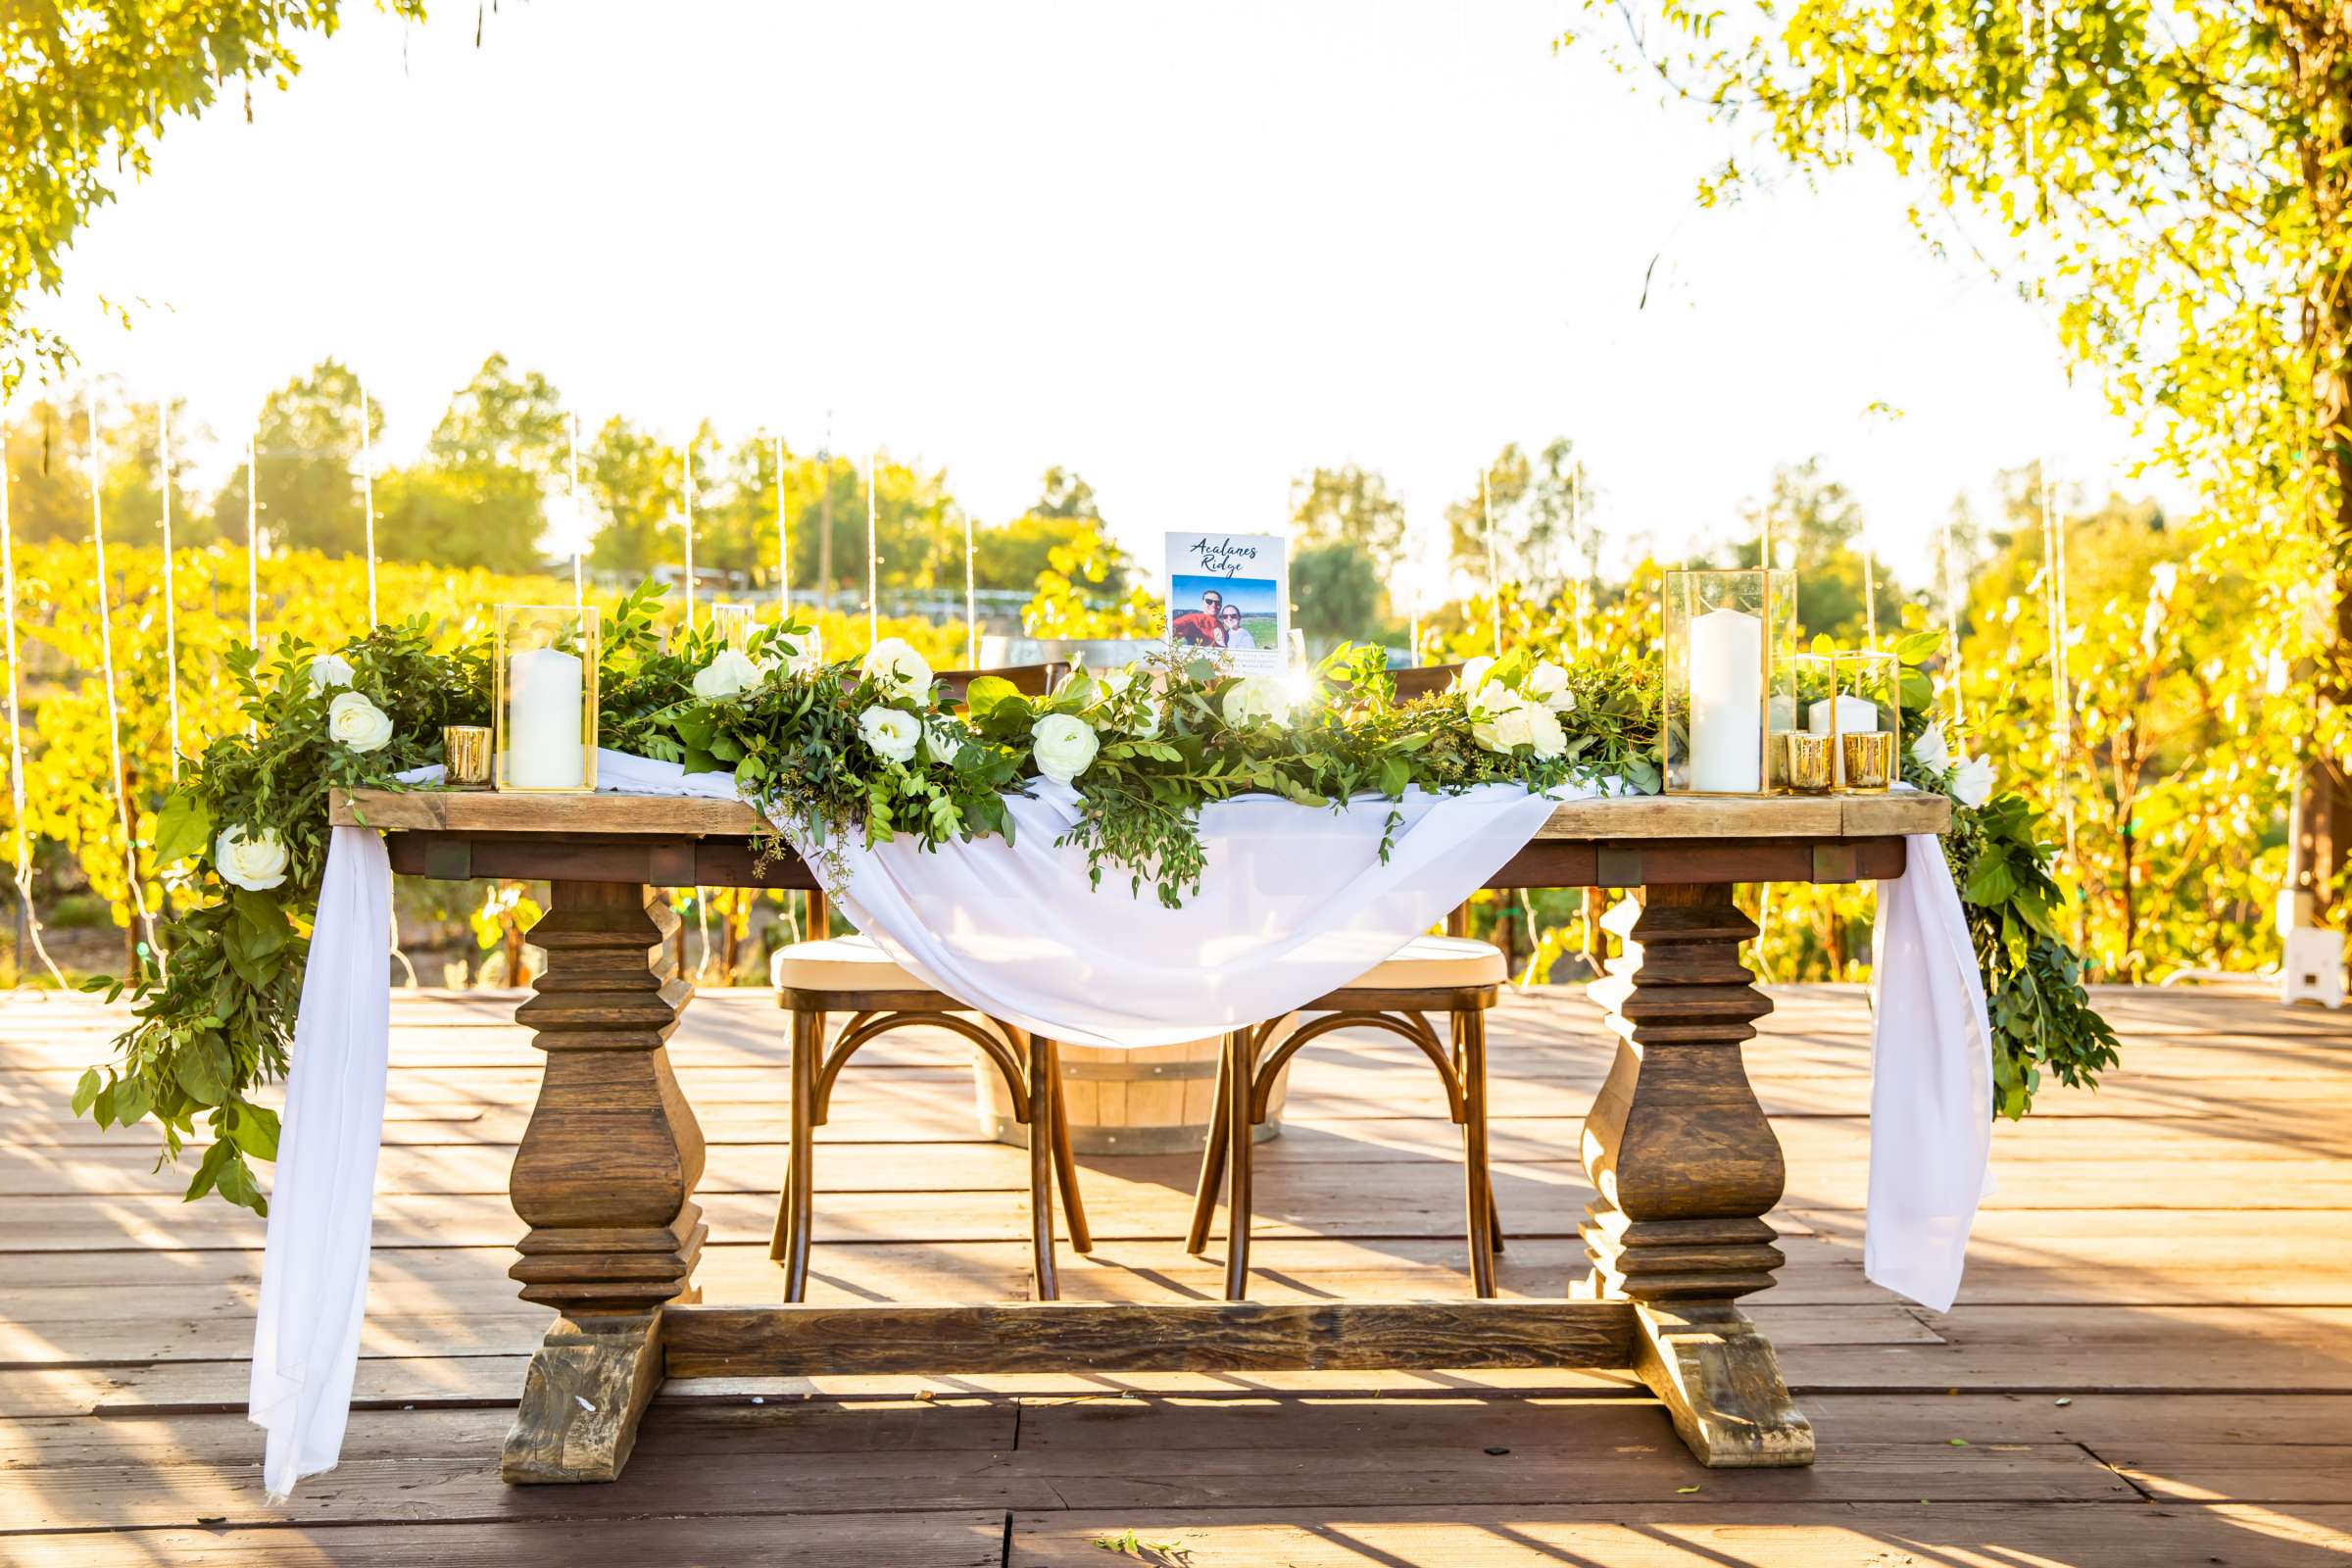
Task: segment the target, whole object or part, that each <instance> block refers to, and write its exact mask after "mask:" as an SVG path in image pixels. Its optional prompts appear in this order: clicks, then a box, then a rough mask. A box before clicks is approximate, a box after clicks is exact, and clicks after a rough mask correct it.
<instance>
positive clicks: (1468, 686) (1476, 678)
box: [1453, 654, 1495, 692]
mask: <svg viewBox="0 0 2352 1568" xmlns="http://www.w3.org/2000/svg"><path fill="white" fill-rule="evenodd" d="M1494 667H1495V661H1493V660H1492V659H1489V658H1488V657H1487V656H1486V655H1484V654H1481V655H1479V656H1478V657H1477V658H1476V659H1473V660H1472V661H1470V662H1468V663H1467V664H1464V665H1463V666H1462V672H1461V673H1460V674H1458V675H1456V676H1454V677H1453V683H1454V685H1456V686H1458V687H1460V688H1461V689H1462V690H1463V691H1466V692H1474V691H1476V690H1478V688H1479V686H1480V685H1481V684H1482V683H1484V682H1485V680H1486V678H1487V671H1488V670H1490V669H1493V668H1494Z"/></svg>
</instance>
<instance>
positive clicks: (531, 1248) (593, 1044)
mask: <svg viewBox="0 0 2352 1568" xmlns="http://www.w3.org/2000/svg"><path fill="white" fill-rule="evenodd" d="M551 892H552V894H553V898H552V899H551V901H550V902H551V904H552V906H553V907H552V908H551V909H550V911H549V912H548V914H547V915H546V916H545V918H543V919H541V920H540V922H539V923H538V924H537V925H536V926H534V927H532V929H531V940H532V941H533V942H534V943H536V944H538V945H539V946H540V947H542V948H544V949H546V950H547V960H548V970H547V973H545V974H543V975H541V976H540V977H539V980H538V984H537V987H536V990H537V995H535V996H533V997H532V998H531V999H530V1000H529V1001H527V1002H525V1003H524V1004H523V1005H521V1006H520V1007H519V1008H517V1009H516V1011H515V1017H516V1018H517V1019H518V1020H520V1021H521V1022H523V1023H527V1024H529V1025H530V1026H531V1028H532V1030H533V1031H534V1032H535V1036H536V1038H535V1041H534V1043H535V1044H536V1045H537V1046H538V1047H539V1049H540V1050H542V1051H544V1052H546V1053H547V1067H546V1073H545V1076H544V1077H543V1078H542V1079H541V1081H540V1085H539V1103H538V1104H537V1105H536V1106H535V1107H533V1109H532V1111H531V1122H530V1126H529V1127H528V1128H527V1129H526V1130H525V1131H524V1133H523V1135H522V1147H521V1148H520V1149H519V1150H517V1151H516V1152H515V1170H514V1175H513V1177H512V1179H511V1190H512V1193H513V1197H514V1201H515V1213H517V1214H519V1215H521V1216H522V1218H523V1219H525V1220H526V1221H528V1222H529V1224H530V1227H531V1229H530V1234H529V1235H527V1236H525V1237H524V1238H523V1239H522V1245H521V1249H520V1250H521V1252H522V1258H521V1261H519V1262H517V1263H516V1264H515V1268H514V1270H513V1274H514V1277H515V1279H517V1280H520V1281H521V1282H522V1299H524V1300H526V1301H540V1302H544V1303H546V1304H548V1305H550V1306H554V1307H556V1308H557V1309H558V1310H559V1311H561V1312H562V1313H563V1314H564V1315H563V1316H562V1317H560V1318H558V1319H557V1320H556V1324H555V1326H554V1327H553V1328H552V1329H550V1330H549V1331H548V1336H547V1341H546V1343H545V1344H544V1345H543V1346H542V1347H541V1348H540V1349H539V1351H538V1352H537V1353H536V1354H535V1355H533V1356H532V1357H531V1365H530V1371H529V1372H528V1373H527V1374H526V1376H525V1378H524V1381H523V1391H522V1403H521V1407H520V1408H519V1409H517V1410H516V1411H515V1426H514V1429H513V1430H512V1431H511V1432H509V1433H508V1435H507V1445H506V1451H505V1454H504V1458H503V1462H502V1464H501V1470H502V1472H503V1474H504V1475H505V1477H506V1479H507V1480H508V1481H510V1482H542V1481H611V1480H613V1478H614V1477H615V1476H617V1475H619V1474H620V1469H621V1466H623V1465H624V1464H626V1463H627V1462H628V1458H629V1449H630V1447H631V1446H633V1445H634V1444H635V1442H636V1440H637V1421H638V1418H639V1417H640V1416H642V1415H643V1414H644V1413H645V1407H646V1404H647V1403H648V1401H650V1400H651V1399H652V1398H653V1397H654V1391H655V1390H656V1389H657V1388H659V1387H660V1386H661V1383H662V1303H664V1302H667V1301H692V1300H695V1299H698V1296H699V1293H698V1292H697V1291H696V1290H695V1287H694V1265H695V1259H696V1257H697V1255H698V1254H699V1253H700V1252H701V1251H702V1248H703V1238H704V1236H705V1235H706V1234H707V1232H708V1229H709V1227H707V1226H705V1225H704V1224H703V1222H702V1208H701V1206H700V1205H699V1204H697V1203H696V1202H695V1201H694V1188H695V1183H696V1182H697V1181H699V1180H700V1179H701V1178H702V1174H703V1134H702V1129H701V1128H700V1127H699V1126H697V1125H696V1124H695V1119H694V1111H693V1110H692V1109H691V1108H690V1107H689V1106H688V1105H687V1103H686V1099H685V1096H683V1095H682V1094H680V1093H679V1091H678V1082H677V1079H676V1077H675V1076H673V1075H672V1073H671V1072H670V1068H669V1054H668V1052H667V1051H666V1049H664V1045H663V1043H664V1042H665V1041H666V1040H667V1039H668V1038H669V1033H670V1031H671V1030H673V1029H675V1028H676V1027H677V1026H678V1013H679V1011H680V1010H681V1009H682V1008H683V1007H684V1006H685V1005H686V1000H687V998H688V997H690V996H692V995H693V989H694V988H693V987H692V986H690V985H688V984H687V983H686V982H685V981H684V980H680V979H677V978H676V977H675V976H674V973H673V971H672V967H671V964H670V961H669V949H668V939H669V936H670V933H671V932H672V931H674V930H675V929H676V928H677V924H678V917H677V916H676V915H675V914H674V913H672V912H671V911H670V909H669V907H668V906H667V905H666V904H664V903H660V902H657V901H656V899H655V897H654V895H653V893H652V891H651V890H650V889H647V888H645V887H641V886H637V885H635V884H630V883H613V882H557V883H554V884H552V885H551Z"/></svg>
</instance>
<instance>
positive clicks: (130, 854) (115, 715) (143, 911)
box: [82, 387, 164, 969]
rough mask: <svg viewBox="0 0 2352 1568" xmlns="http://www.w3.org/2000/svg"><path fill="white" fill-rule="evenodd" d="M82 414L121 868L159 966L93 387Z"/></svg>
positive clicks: (160, 953)
mask: <svg viewBox="0 0 2352 1568" xmlns="http://www.w3.org/2000/svg"><path fill="white" fill-rule="evenodd" d="M82 414H83V417H85V418H87V419H88V420H89V425H90V547H91V552H92V556H93V562H92V564H94V565H95V567H96V568H97V584H98V665H99V669H100V671H101V673H102V674H103V676H104V679H105V685H106V754H107V759H108V760H109V761H111V762H112V763H113V764H114V766H113V772H112V775H111V780H110V781H111V782H112V784H113V785H114V795H115V815H116V816H117V818H118V819H119V820H120V821H121V822H122V824H123V874H124V875H125V876H126V877H127V878H128V880H129V885H130V904H131V907H132V908H133V909H134V910H135V911H137V914H138V917H139V925H140V926H141V928H143V929H144V930H145V931H146V933H147V952H148V955H149V956H151V957H152V958H153V959H154V960H155V963H156V966H157V968H159V969H160V968H162V967H163V961H164V951H163V949H162V948H161V947H159V946H157V945H156V940H155V916H154V915H153V914H151V913H149V912H148V908H147V889H146V885H145V884H144V883H142V882H141V881H140V880H139V843H138V835H137V832H136V830H135V827H134V825H133V820H132V816H131V809H130V792H129V790H128V789H127V788H126V787H125V786H124V784H123V709H122V704H121V702H120V701H119V699H118V695H117V693H116V689H115V618H114V614H113V613H112V608H111V606H110V604H109V602H108V597H107V591H106V586H107V585H106V503H105V495H104V493H105V489H106V484H105V477H106V476H105V470H104V467H103V466H102V464H101V461H100V458H99V453H98V391H97V388H95V387H90V388H86V389H85V390H84V391H83V393H82Z"/></svg>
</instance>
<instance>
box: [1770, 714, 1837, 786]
mask: <svg viewBox="0 0 2352 1568" xmlns="http://www.w3.org/2000/svg"><path fill="white" fill-rule="evenodd" d="M1781 739H1783V740H1784V741H1787V742H1788V743H1789V777H1788V785H1789V789H1790V790H1791V791H1793V792H1794V793H1796V794H1799V795H1826V794H1828V793H1829V789H1830V779H1831V772H1832V768H1831V761H1832V759H1833V756H1834V754H1833V753H1832V751H1831V749H1830V747H1831V740H1830V737H1829V736H1827V735H1809V734H1807V733H1805V732H1804V731H1802V730H1798V731H1795V732H1794V733H1792V734H1788V735H1784V736H1782V737H1781Z"/></svg>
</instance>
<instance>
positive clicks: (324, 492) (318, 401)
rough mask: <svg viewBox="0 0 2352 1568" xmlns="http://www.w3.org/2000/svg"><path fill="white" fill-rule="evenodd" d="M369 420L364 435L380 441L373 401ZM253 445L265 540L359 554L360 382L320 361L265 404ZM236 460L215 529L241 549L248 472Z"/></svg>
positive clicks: (362, 531) (219, 499)
mask: <svg viewBox="0 0 2352 1568" xmlns="http://www.w3.org/2000/svg"><path fill="white" fill-rule="evenodd" d="M368 423H369V427H370V429H369V438H370V439H371V440H373V439H378V438H380V437H381V436H382V435H383V429H384V411H383V408H382V406H381V405H380V404H376V403H374V402H373V401H372V400H370V402H369V405H368ZM254 443H255V446H256V448H257V449H258V452H259V455H260V458H261V498H262V508H261V525H262V532H263V535H264V536H265V537H266V538H267V539H269V540H270V541H271V542H272V543H273V544H275V545H276V546H277V547H278V548H279V549H285V550H317V551H319V552H321V553H322V554H325V555H330V556H356V555H360V554H362V553H363V551H364V550H365V547H366V542H367V533H368V528H367V515H366V512H365V509H364V508H363V507H362V505H361V500H360V379H359V377H358V376H357V375H354V374H353V373H352V372H351V370H350V368H347V367H346V366H345V365H344V364H343V363H342V362H341V361H339V360H333V359H326V360H320V361H319V363H318V364H317V365H315V366H313V367H312V368H311V369H310V371H309V372H308V373H307V374H303V375H298V376H296V377H294V379H292V380H291V381H288V382H287V383H286V384H285V385H284V386H281V387H279V388H278V389H277V390H276V391H274V392H272V393H270V396H269V397H268V398H266V399H265V400H263V403H262V414H261V418H260V420H259V421H258V423H257V427H256V430H255V433H254ZM236 445H238V446H240V447H241V446H242V443H237V444H236ZM237 457H238V458H239V460H240V461H239V462H238V464H237V466H236V467H235V468H234V469H233V470H232V471H231V472H230V473H229V475H228V478H227V480H226V482H225V483H223V484H222V485H221V490H220V492H219V493H218V494H217V495H215V496H214V498H213V528H214V531H215V533H216V534H217V535H218V536H220V537H221V538H224V539H231V540H234V541H236V542H237V543H238V544H240V545H241V544H243V543H244V542H245V526H246V508H245V495H246V470H245V465H244V463H243V462H242V458H243V453H242V452H241V451H239V452H238V453H237Z"/></svg>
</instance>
